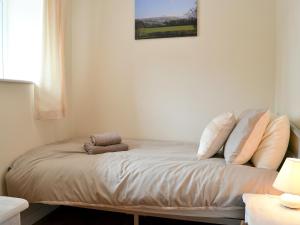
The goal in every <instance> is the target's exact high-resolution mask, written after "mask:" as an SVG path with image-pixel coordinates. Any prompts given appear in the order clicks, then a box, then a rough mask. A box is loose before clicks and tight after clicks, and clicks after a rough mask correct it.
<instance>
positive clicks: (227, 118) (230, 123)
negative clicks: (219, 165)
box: [197, 112, 236, 160]
mask: <svg viewBox="0 0 300 225" xmlns="http://www.w3.org/2000/svg"><path fill="white" fill-rule="evenodd" d="M235 124H236V119H235V116H234V114H233V113H230V112H228V113H223V114H221V115H219V116H218V117H216V118H215V119H213V120H212V121H211V122H210V123H209V124H208V125H207V127H206V128H205V129H204V131H203V133H202V136H201V139H200V145H199V149H198V153H197V158H198V159H199V160H201V159H208V158H210V157H212V156H213V155H215V154H216V153H217V152H218V151H219V150H220V149H221V147H222V146H223V145H224V144H225V142H226V140H227V138H228V136H229V135H230V133H231V131H232V130H233V128H234V126H235Z"/></svg>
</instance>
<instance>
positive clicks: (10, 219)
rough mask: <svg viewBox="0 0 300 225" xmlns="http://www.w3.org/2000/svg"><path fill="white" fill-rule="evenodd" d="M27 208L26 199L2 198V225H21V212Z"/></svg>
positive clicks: (0, 204)
mask: <svg viewBox="0 0 300 225" xmlns="http://www.w3.org/2000/svg"><path fill="white" fill-rule="evenodd" d="M27 208H28V202H27V201H26V200H24V199H20V198H10V197H2V196H0V225H20V224H21V223H20V212H22V211H23V210H25V209H27Z"/></svg>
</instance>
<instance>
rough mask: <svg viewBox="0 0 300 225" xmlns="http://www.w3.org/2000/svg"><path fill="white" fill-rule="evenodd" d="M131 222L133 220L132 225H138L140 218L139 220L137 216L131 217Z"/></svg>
mask: <svg viewBox="0 0 300 225" xmlns="http://www.w3.org/2000/svg"><path fill="white" fill-rule="evenodd" d="M133 220H134V223H133V224H134V225H139V220H140V218H139V215H138V214H134V215H133Z"/></svg>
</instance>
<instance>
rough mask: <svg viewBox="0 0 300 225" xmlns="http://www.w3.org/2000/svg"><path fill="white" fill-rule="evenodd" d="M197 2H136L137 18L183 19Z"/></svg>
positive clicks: (174, 0) (165, 0)
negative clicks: (164, 17)
mask: <svg viewBox="0 0 300 225" xmlns="http://www.w3.org/2000/svg"><path fill="white" fill-rule="evenodd" d="M196 1H197V0H136V2H135V16H136V18H137V19H142V18H151V17H161V16H176V17H183V16H184V15H185V14H186V13H187V11H188V10H189V9H190V8H192V7H193V6H194V5H195V3H196Z"/></svg>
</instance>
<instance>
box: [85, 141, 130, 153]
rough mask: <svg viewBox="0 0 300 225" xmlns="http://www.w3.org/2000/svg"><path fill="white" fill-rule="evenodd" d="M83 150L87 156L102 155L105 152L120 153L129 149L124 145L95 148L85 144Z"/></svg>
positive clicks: (90, 144)
mask: <svg viewBox="0 0 300 225" xmlns="http://www.w3.org/2000/svg"><path fill="white" fill-rule="evenodd" d="M83 147H84V150H85V151H86V152H87V153H88V154H89V155H95V154H102V153H106V152H121V151H128V149H129V147H128V145H126V144H116V145H109V146H95V145H93V144H92V143H85V144H84V146H83Z"/></svg>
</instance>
